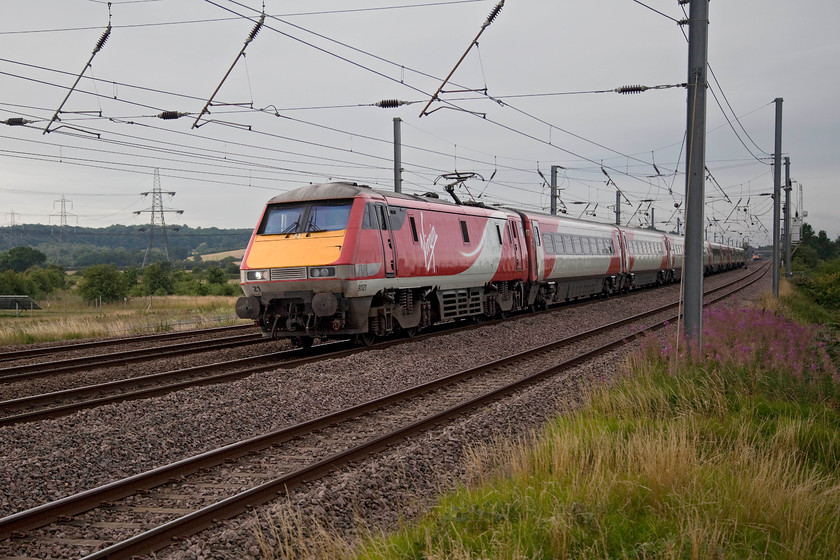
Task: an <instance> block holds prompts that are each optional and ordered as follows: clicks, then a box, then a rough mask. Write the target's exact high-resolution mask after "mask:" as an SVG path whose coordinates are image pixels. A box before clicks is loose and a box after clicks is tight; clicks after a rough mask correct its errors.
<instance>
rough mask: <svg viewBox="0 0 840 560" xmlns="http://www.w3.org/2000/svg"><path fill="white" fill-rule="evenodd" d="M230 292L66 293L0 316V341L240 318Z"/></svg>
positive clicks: (102, 334)
mask: <svg viewBox="0 0 840 560" xmlns="http://www.w3.org/2000/svg"><path fill="white" fill-rule="evenodd" d="M235 303H236V298H235V297H224V296H154V297H146V298H136V299H132V300H130V301H126V302H121V303H112V304H104V305H102V306H96V305H88V304H85V303H83V302H82V301H81V300H80V299H78V298H74V297H72V296H67V297H65V298H63V299H60V300H51V301H49V302H48V305H46V306H44V309H42V310H40V311H38V310H35V311H26V312H24V313H22V314H21V315H20V316H19V317H15V316H14V315H13V314H10V313H7V314H4V315H2V316H0V344H30V343H33V342H49V341H58V340H71V339H79V338H97V337H107V336H126V335H131V334H136V333H150V332H169V331H178V330H188V329H196V328H204V327H211V326H219V325H226V324H237V323H242V322H243V321H240V320H239V319H238V318H237V317H236V314H235V311H234V305H235Z"/></svg>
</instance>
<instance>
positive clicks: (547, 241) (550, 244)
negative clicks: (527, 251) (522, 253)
mask: <svg viewBox="0 0 840 560" xmlns="http://www.w3.org/2000/svg"><path fill="white" fill-rule="evenodd" d="M544 235H545V237H543V244H544V245H545V254H546V255H556V254H557V249H555V248H554V236H553V235H551V234H550V233H546V234H544ZM537 239H539V237H538V238H537Z"/></svg>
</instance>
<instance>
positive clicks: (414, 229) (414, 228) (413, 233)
mask: <svg viewBox="0 0 840 560" xmlns="http://www.w3.org/2000/svg"><path fill="white" fill-rule="evenodd" d="M408 223H409V225H410V226H411V238H412V239H414V242H415V243H417V242H418V241H419V238H418V237H417V224H415V223H414V216H409V217H408Z"/></svg>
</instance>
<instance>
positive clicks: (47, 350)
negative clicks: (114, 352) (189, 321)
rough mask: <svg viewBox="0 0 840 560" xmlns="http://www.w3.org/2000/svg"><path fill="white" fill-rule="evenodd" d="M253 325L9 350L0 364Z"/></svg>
mask: <svg viewBox="0 0 840 560" xmlns="http://www.w3.org/2000/svg"><path fill="white" fill-rule="evenodd" d="M253 328H254V327H253V325H250V324H248V325H230V326H225V327H212V328H207V329H196V330H191V331H178V332H169V333H157V334H146V335H138V336H131V337H120V338H108V339H104V340H90V341H87V342H72V343H69V344H62V345H60V346H44V347H41V348H24V349H22V350H10V351H8V352H3V353H2V354H0V362H11V361H14V360H21V359H24V358H37V357H40V356H51V355H55V354H61V353H63V352H75V351H78V350H87V349H90V348H106V347H108V346H116V345H120V346H124V345H126V344H135V343H148V342H160V341H164V340H177V339H179V338H189V337H191V336H204V335H208V334H214V333H225V332H236V331H242V330H247V329H253Z"/></svg>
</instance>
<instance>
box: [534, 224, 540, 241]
mask: <svg viewBox="0 0 840 560" xmlns="http://www.w3.org/2000/svg"><path fill="white" fill-rule="evenodd" d="M534 234H535V235H534V237H536V238H537V245H538V246H539V245H541V244H542V239H540V226H538V225H537V224H534Z"/></svg>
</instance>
